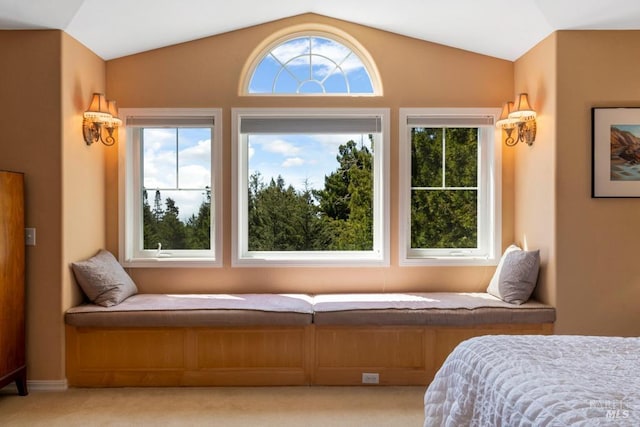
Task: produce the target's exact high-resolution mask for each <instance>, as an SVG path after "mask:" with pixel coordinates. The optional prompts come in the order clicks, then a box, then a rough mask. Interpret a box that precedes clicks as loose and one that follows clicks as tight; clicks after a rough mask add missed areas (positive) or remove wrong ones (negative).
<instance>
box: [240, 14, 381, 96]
mask: <svg viewBox="0 0 640 427" xmlns="http://www.w3.org/2000/svg"><path fill="white" fill-rule="evenodd" d="M306 36H311V37H314V36H318V37H324V38H327V39H331V40H334V41H336V42H338V43H341V44H343V45H344V46H346V47H348V48H349V49H351V51H352V52H353V53H354V54H355V55H357V56H358V58H360V60H361V61H362V63H363V65H364V67H365V69H366V70H367V73H368V74H369V79H370V80H371V84H372V86H373V93H324V94H291V93H251V92H249V84H250V83H251V79H252V78H253V74H254V73H255V70H256V68H257V67H258V65H259V64H260V63H261V62H262V60H263V59H264V57H265V56H266V55H268V54H269V53H270V52H271V51H272V50H273V49H275V48H276V47H277V46H279V45H281V44H283V43H286V42H287V41H289V40H291V39H294V38H298V37H306ZM241 75H242V77H241V80H240V90H239V95H240V96H256V97H261V96H262V97H264V96H271V97H286V96H302V97H309V96H316V97H317V96H322V97H332V96H351V97H373V96H382V95H383V94H384V91H383V86H382V79H381V78H380V72H379V71H378V67H377V66H376V63H375V61H374V60H373V57H372V56H371V54H370V53H369V52H368V51H367V49H365V47H364V46H362V44H361V43H359V42H358V41H357V40H356V39H355V38H354V37H352V36H351V35H350V34H348V33H346V32H344V31H342V30H340V29H338V28H335V27H332V26H328V25H324V24H317V23H307V24H301V25H297V26H295V27H292V28H288V29H287V30H286V31H285V32H278V33H276V34H274V35H272V36H271V37H269V38H267V39H265V40H264V41H263V42H262V43H261V44H260V45H259V46H258V47H257V48H256V49H255V50H254V53H253V54H252V55H251V56H250V58H249V60H248V62H247V63H246V64H245V66H244V67H243V71H242V73H241Z"/></svg>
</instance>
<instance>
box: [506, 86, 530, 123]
mask: <svg viewBox="0 0 640 427" xmlns="http://www.w3.org/2000/svg"><path fill="white" fill-rule="evenodd" d="M509 118H512V119H518V120H524V121H528V120H533V119H535V118H536V112H535V110H534V109H533V108H531V105H529V96H528V95H527V94H526V93H521V94H520V95H518V98H517V99H516V103H515V106H514V108H513V111H511V113H509Z"/></svg>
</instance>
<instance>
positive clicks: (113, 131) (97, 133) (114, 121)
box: [82, 93, 122, 146]
mask: <svg viewBox="0 0 640 427" xmlns="http://www.w3.org/2000/svg"><path fill="white" fill-rule="evenodd" d="M120 125H122V120H120V119H119V118H118V108H117V107H116V101H107V99H106V98H105V97H104V94H102V93H94V94H93V97H92V98H91V104H90V105H89V108H88V109H87V111H85V112H84V119H83V120H82V134H83V136H84V141H85V142H86V143H87V145H91V144H93V143H94V142H98V141H100V142H102V143H103V144H104V145H108V146H111V145H113V144H115V142H116V137H117V136H118V132H117V128H118V126H120Z"/></svg>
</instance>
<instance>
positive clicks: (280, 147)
mask: <svg viewBox="0 0 640 427" xmlns="http://www.w3.org/2000/svg"><path fill="white" fill-rule="evenodd" d="M262 148H263V149H264V150H265V151H268V152H270V153H277V154H282V155H283V156H285V157H289V156H293V155H295V154H298V153H299V152H300V148H299V147H296V146H295V145H293V144H292V143H290V142H287V141H285V140H282V139H274V140H269V141H267V142H263V143H262Z"/></svg>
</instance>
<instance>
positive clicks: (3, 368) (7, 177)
mask: <svg viewBox="0 0 640 427" xmlns="http://www.w3.org/2000/svg"><path fill="white" fill-rule="evenodd" d="M24 264H25V247H24V176H23V175H22V174H21V173H15V172H5V171H0V387H4V386H5V385H7V384H9V383H11V382H13V381H15V382H16V385H17V386H18V393H19V394H20V395H21V396H24V395H26V394H27V367H26V360H25V339H24V336H25V300H24V296H25V292H24V269H25V265H24Z"/></svg>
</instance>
